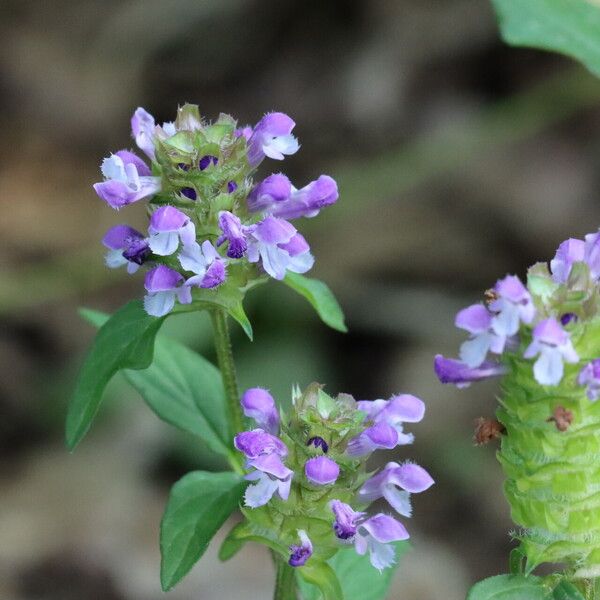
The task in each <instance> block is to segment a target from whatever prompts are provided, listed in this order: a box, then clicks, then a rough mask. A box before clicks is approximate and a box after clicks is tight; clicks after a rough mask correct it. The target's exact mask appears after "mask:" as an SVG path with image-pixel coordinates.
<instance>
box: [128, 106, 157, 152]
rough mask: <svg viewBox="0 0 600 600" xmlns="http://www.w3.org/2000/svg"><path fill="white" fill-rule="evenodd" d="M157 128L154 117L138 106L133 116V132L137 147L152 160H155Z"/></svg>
mask: <svg viewBox="0 0 600 600" xmlns="http://www.w3.org/2000/svg"><path fill="white" fill-rule="evenodd" d="M155 130H156V122H155V121H154V117H153V116H152V115H151V114H150V113H149V112H147V111H146V110H145V109H143V108H142V107H141V106H140V107H138V108H137V109H136V111H135V112H134V113H133V117H131V133H132V134H133V138H134V139H135V143H136V144H137V147H138V148H139V149H140V150H141V151H142V152H144V154H146V156H148V157H149V158H151V159H152V160H154V138H155V136H156V133H155Z"/></svg>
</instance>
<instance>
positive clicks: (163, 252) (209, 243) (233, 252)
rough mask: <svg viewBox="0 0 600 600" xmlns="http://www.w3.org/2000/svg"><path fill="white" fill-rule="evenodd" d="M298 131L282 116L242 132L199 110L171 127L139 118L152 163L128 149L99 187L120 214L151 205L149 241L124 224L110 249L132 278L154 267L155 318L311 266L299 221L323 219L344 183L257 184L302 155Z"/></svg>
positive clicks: (150, 292)
mask: <svg viewBox="0 0 600 600" xmlns="http://www.w3.org/2000/svg"><path fill="white" fill-rule="evenodd" d="M294 126H295V123H294V121H293V120H292V119H291V118H290V117H288V116H287V115H285V114H283V113H277V112H274V113H269V114H266V115H265V116H264V117H263V118H262V119H261V120H260V121H259V122H258V123H257V124H256V125H255V126H254V127H249V126H246V127H242V128H238V127H237V123H236V121H235V120H234V119H233V118H231V117H230V116H228V115H224V114H221V115H220V116H219V118H218V119H217V121H215V122H214V123H208V122H206V121H204V120H203V119H202V118H201V117H200V113H199V110H198V107H197V106H195V105H190V104H186V105H184V106H183V107H181V108H180V109H179V110H178V114H177V118H176V120H175V121H174V122H169V123H163V124H162V125H157V124H156V122H155V120H154V118H153V117H152V116H151V115H150V114H148V113H147V112H146V111H145V110H144V109H143V108H138V109H137V110H136V111H135V113H134V115H133V117H132V119H131V129H132V135H133V138H134V140H135V143H136V144H137V146H138V148H139V149H140V150H141V151H142V152H143V153H144V154H145V155H146V159H147V161H149V163H150V164H148V163H147V162H145V161H144V160H142V159H141V158H140V157H139V156H137V155H136V154H134V153H133V152H130V151H128V150H120V151H118V152H116V153H115V154H112V155H111V156H110V157H108V158H105V159H104V161H103V162H102V167H101V171H102V175H103V176H104V181H102V182H100V183H96V184H95V185H94V189H95V191H96V193H97V194H98V196H99V197H100V198H101V199H102V200H104V201H105V202H106V203H107V204H108V205H109V206H111V207H112V208H114V209H116V210H118V209H120V208H122V207H124V206H127V205H129V204H132V203H134V202H138V201H140V200H147V201H148V209H149V215H150V220H149V224H148V229H147V233H142V232H140V231H137V230H136V229H133V228H132V227H129V226H128V225H117V226H115V227H113V228H111V229H110V230H109V231H108V232H107V233H106V235H105V236H104V239H103V243H104V245H105V246H106V247H107V248H108V253H107V255H106V264H107V266H109V267H111V268H116V267H120V266H127V271H128V272H129V273H134V272H135V271H137V270H138V269H139V267H140V265H146V266H148V267H149V270H148V271H147V273H146V278H145V288H146V292H147V295H146V297H145V301H144V306H145V308H146V311H147V312H148V313H149V314H151V315H154V316H163V315H165V314H167V313H168V312H170V311H171V310H172V309H173V308H174V306H175V303H176V301H179V303H181V304H189V303H191V302H192V300H193V299H194V296H195V295H199V294H201V293H202V292H201V291H202V290H213V293H218V289H217V288H219V289H220V288H223V287H226V285H227V281H228V279H229V280H230V281H231V283H230V285H231V286H232V287H235V288H236V289H243V288H244V287H245V286H246V285H247V284H248V283H249V282H251V281H253V280H257V279H259V278H260V277H261V276H263V275H264V274H265V273H266V274H267V275H269V276H270V277H273V278H275V279H283V278H284V277H285V274H286V272H287V271H291V272H294V273H305V272H307V271H308V270H309V269H310V268H311V267H312V265H313V263H314V258H313V256H312V254H311V252H310V248H309V245H308V243H307V242H306V240H305V239H304V237H303V236H302V235H301V234H300V233H299V232H298V231H297V230H296V228H295V227H294V225H292V223H290V221H291V220H294V219H298V218H301V217H314V216H316V215H317V214H318V213H319V211H320V210H321V209H322V208H324V207H326V206H328V205H330V204H333V203H334V202H336V200H337V198H338V190H337V185H336V183H335V181H334V180H333V179H332V178H331V177H329V176H327V175H321V176H320V177H319V178H318V179H316V180H315V181H313V182H311V183H309V184H308V185H306V186H304V187H303V188H301V189H296V188H295V187H294V186H293V185H292V183H291V182H290V180H289V179H288V178H287V177H286V176H285V175H283V174H282V173H275V174H272V175H269V176H268V177H266V178H265V179H263V180H262V181H260V182H258V183H256V184H255V183H254V182H253V180H252V177H253V175H254V174H255V171H256V169H257V168H258V167H259V165H260V164H261V163H262V162H263V160H264V159H265V158H267V157H268V158H271V159H274V160H282V159H283V158H284V157H285V155H290V154H294V153H295V152H296V151H297V150H298V149H299V147H300V146H299V144H298V141H297V139H296V138H295V137H294V136H293V135H292V130H293V129H294ZM192 290H196V291H195V292H194V294H193V293H192ZM198 290H200V291H198ZM198 297H199V298H201V299H203V300H206V299H207V297H206V296H198Z"/></svg>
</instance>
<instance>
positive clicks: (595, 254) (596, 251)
mask: <svg viewBox="0 0 600 600" xmlns="http://www.w3.org/2000/svg"><path fill="white" fill-rule="evenodd" d="M578 241H579V240H578ZM583 260H585V262H586V263H587V265H588V267H589V268H590V275H591V276H592V277H593V278H594V279H598V278H600V231H597V232H596V233H588V234H587V235H586V236H585V250H584V259H583Z"/></svg>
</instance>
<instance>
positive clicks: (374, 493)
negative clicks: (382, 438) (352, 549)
mask: <svg viewBox="0 0 600 600" xmlns="http://www.w3.org/2000/svg"><path fill="white" fill-rule="evenodd" d="M433 483H434V482H433V479H432V478H431V476H430V475H429V473H428V472H427V471H426V470H425V469H423V468H422V467H420V466H419V465H415V464H413V463H404V464H403V465H399V464H398V463H396V462H389V463H388V464H387V465H386V466H385V468H384V469H382V470H381V471H380V472H379V473H378V474H377V475H374V476H373V477H371V478H370V479H368V480H367V481H366V482H365V483H364V484H363V486H362V487H361V488H360V490H359V492H358V497H359V499H360V500H361V502H365V503H369V504H370V503H371V502H374V501H375V500H378V499H379V498H382V497H383V498H385V499H386V500H387V501H388V502H389V503H390V505H391V506H392V508H394V510H395V511H396V512H397V513H399V514H401V515H403V516H405V517H410V515H411V512H412V509H411V506H410V494H417V493H419V492H424V491H425V490H426V489H428V488H429V487H431V486H432V485H433Z"/></svg>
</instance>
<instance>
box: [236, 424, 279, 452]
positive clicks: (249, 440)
mask: <svg viewBox="0 0 600 600" xmlns="http://www.w3.org/2000/svg"><path fill="white" fill-rule="evenodd" d="M233 445H234V446H235V447H236V448H237V449H238V450H239V451H240V452H243V453H244V454H245V455H246V457H247V458H257V457H258V456H261V455H262V454H273V453H275V454H277V455H278V456H281V457H282V458H285V457H286V456H287V453H288V450H287V446H286V445H285V444H284V443H283V442H282V441H281V440H280V439H279V438H278V437H277V436H275V435H273V434H271V433H268V432H267V431H264V430H263V429H253V430H252V431H242V432H241V433H238V434H237V435H236V436H235V438H234V440H233Z"/></svg>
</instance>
